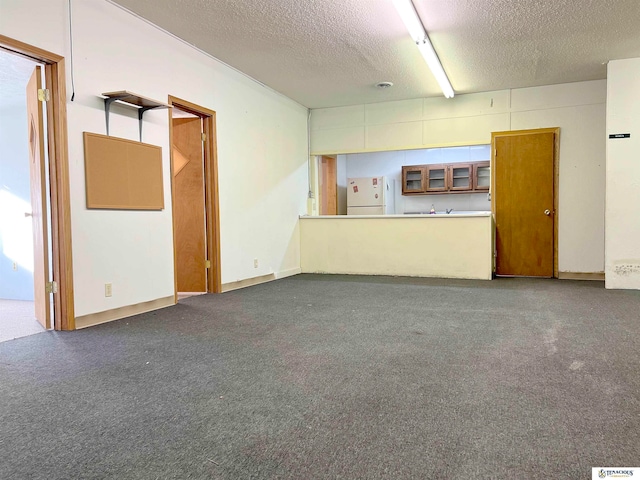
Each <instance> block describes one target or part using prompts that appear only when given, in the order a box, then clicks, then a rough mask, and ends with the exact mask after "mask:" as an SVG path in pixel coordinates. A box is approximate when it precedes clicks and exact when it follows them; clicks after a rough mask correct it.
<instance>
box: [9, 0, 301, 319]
mask: <svg viewBox="0 0 640 480" xmlns="http://www.w3.org/2000/svg"><path fill="white" fill-rule="evenodd" d="M67 5H68V2H67V1H65V0H51V1H48V2H42V1H38V0H24V1H21V2H16V1H12V0H0V11H2V15H0V32H1V33H2V34H3V35H6V36H9V37H11V38H15V39H17V40H20V41H23V42H26V43H29V44H32V45H35V46H37V47H40V48H43V49H46V50H49V51H52V52H55V53H58V54H60V55H64V56H65V57H67V58H68V57H69V44H68V38H69V35H68V19H67ZM36 11H37V12H38V15H33V12H36ZM73 36H74V53H75V58H74V63H75V86H76V97H75V101H74V102H72V103H71V102H68V103H67V109H68V130H69V170H70V172H69V174H70V184H71V185H70V189H71V192H70V193H71V223H72V235H73V238H72V241H73V271H74V288H75V310H76V315H77V316H82V315H87V314H91V313H95V312H100V311H105V310H109V309H113V308H118V307H123V306H127V305H133V304H136V303H140V302H145V301H150V300H154V299H158V298H163V297H166V296H170V295H172V294H173V289H174V283H173V282H174V280H173V278H174V276H173V243H172V223H171V201H170V192H171V189H170V172H169V133H168V114H167V111H166V110H164V111H151V112H147V113H146V114H145V124H144V134H143V141H145V142H146V143H151V144H154V145H159V146H161V147H162V149H163V170H164V179H165V181H164V191H165V205H166V208H165V209H164V210H163V211H160V212H137V211H101V210H87V209H86V208H85V191H84V188H85V186H84V185H85V183H84V157H83V145H82V132H83V131H90V132H96V133H105V123H104V110H103V102H102V100H101V98H99V95H100V94H101V93H102V92H108V91H114V90H123V89H126V90H131V91H133V92H136V93H139V94H141V95H144V96H147V97H150V98H155V99H157V100H162V101H166V100H167V95H169V94H170V95H175V96H177V97H180V98H183V99H185V100H188V101H190V102H193V103H196V104H199V105H202V106H203V107H206V108H209V109H212V110H215V111H216V112H217V135H218V142H217V146H218V170H219V189H220V224H221V225H220V230H221V231H220V236H221V256H222V258H221V263H222V265H221V269H222V282H223V283H230V282H234V281H238V280H243V279H247V278H251V277H256V276H260V275H266V274H269V273H274V274H276V275H278V276H282V275H286V274H289V273H296V272H298V271H299V268H300V260H299V258H300V252H299V228H298V215H299V214H302V213H304V212H305V211H306V192H307V158H308V155H307V110H306V109H305V108H303V107H302V106H300V105H299V104H297V103H295V102H293V101H291V100H290V99H287V98H285V97H283V96H281V95H279V94H277V93H275V92H273V91H271V90H269V89H267V88H265V87H263V86H261V85H260V84H258V83H256V82H255V81H253V80H251V79H249V78H247V77H246V76H244V75H243V74H241V73H238V72H236V71H234V70H232V69H230V68H229V67H227V66H225V65H223V64H222V63H220V62H218V61H217V60H215V59H212V58H210V57H208V56H206V55H204V54H202V53H201V52H199V51H197V50H196V49H194V48H192V47H190V46H188V45H186V44H184V43H182V42H180V41H179V40H176V39H175V38H173V37H171V36H169V35H167V34H166V33H164V32H162V31H160V30H158V29H157V28H155V27H153V26H151V25H149V24H148V23H146V22H144V21H142V20H140V19H138V18H137V17H134V16H132V15H131V14H129V13H127V12H125V11H123V10H121V9H120V8H118V7H116V6H114V5H112V4H110V3H107V2H105V1H102V0H100V1H98V0H91V1H82V2H73ZM66 65H67V69H69V68H70V62H69V61H67V63H66ZM69 75H70V71H69V70H67V92H68V95H69V97H70V95H71V85H70V76H69ZM110 128H111V131H110V133H111V134H112V135H114V136H119V137H123V138H128V139H133V140H137V139H138V138H137V135H138V126H137V116H136V113H135V111H134V110H131V109H128V108H126V107H120V106H113V107H112V111H111V125H110ZM254 258H258V259H259V265H260V267H259V268H257V269H256V268H254V266H253V259H254ZM106 282H110V283H112V284H113V296H112V297H110V298H105V297H104V284H105V283H106Z"/></svg>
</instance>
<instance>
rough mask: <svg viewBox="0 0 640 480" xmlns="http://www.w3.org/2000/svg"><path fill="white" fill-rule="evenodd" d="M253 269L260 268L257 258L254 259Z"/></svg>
mask: <svg viewBox="0 0 640 480" xmlns="http://www.w3.org/2000/svg"><path fill="white" fill-rule="evenodd" d="M253 268H258V259H257V258H254V259H253Z"/></svg>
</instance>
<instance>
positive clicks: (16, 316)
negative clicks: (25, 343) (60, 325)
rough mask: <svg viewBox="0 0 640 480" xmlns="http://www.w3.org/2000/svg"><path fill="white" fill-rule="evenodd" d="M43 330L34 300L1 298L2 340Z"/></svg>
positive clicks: (0, 325) (0, 340) (0, 321)
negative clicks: (38, 319) (37, 317)
mask: <svg viewBox="0 0 640 480" xmlns="http://www.w3.org/2000/svg"><path fill="white" fill-rule="evenodd" d="M42 332H46V329H45V328H44V327H43V326H42V325H40V324H39V323H38V321H37V320H36V313H35V306H34V303H33V302H28V301H24V300H6V299H0V342H5V341H7V340H13V339H14V338H19V337H26V336H27V335H33V334H35V333H42Z"/></svg>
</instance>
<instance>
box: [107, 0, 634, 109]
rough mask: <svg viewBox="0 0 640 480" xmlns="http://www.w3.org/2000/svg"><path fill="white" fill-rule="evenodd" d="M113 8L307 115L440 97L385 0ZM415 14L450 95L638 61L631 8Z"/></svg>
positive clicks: (175, 0)
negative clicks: (222, 64) (318, 110)
mask: <svg viewBox="0 0 640 480" xmlns="http://www.w3.org/2000/svg"><path fill="white" fill-rule="evenodd" d="M109 1H112V3H117V4H119V5H121V6H123V7H125V8H126V9H129V10H131V11H132V12H134V13H136V14H138V15H140V16H141V17H144V18H146V19H147V20H149V21H150V22H152V23H155V24H156V25H158V26H160V27H161V28H163V29H165V30H167V31H169V32H171V33H173V34H174V35H176V36H178V37H180V38H182V39H184V40H185V41H187V42H188V43H190V44H192V45H195V46H196V47H198V48H200V49H201V50H203V51H205V52H207V53H209V54H211V55H213V56H214V57H216V58H218V59H220V60H222V61H223V62H225V63H227V64H229V65H231V66H233V67H235V68H236V69H238V70H240V71H242V72H244V73H246V74H248V75H249V76H251V77H253V78H255V79H256V80H259V81H260V82H262V83H264V84H266V85H268V86H269V87H271V88H273V89H274V90H277V91H279V92H281V93H283V94H284V95H286V96H288V97H291V98H293V99H294V100H296V101H298V102H299V103H301V104H302V105H305V106H307V107H311V108H316V107H330V106H339V105H351V104H358V103H370V102H380V101H387V100H400V99H409V98H419V97H430V96H439V95H441V93H440V90H439V88H438V85H437V83H436V82H435V80H434V79H433V78H432V76H431V74H430V72H429V71H428V69H427V67H426V65H425V63H424V61H423V60H422V57H421V56H420V54H419V52H418V50H417V48H416V47H415V46H414V44H413V43H412V41H411V39H410V38H409V35H408V34H407V32H406V30H405V27H404V24H403V23H402V21H401V20H400V17H399V16H398V14H397V13H396V11H395V8H394V6H393V3H392V0H109ZM414 4H415V5H416V8H417V10H418V12H419V13H420V16H421V17H422V20H423V23H424V25H425V27H426V29H427V31H428V32H429V35H430V37H431V40H432V43H433V45H434V47H435V50H436V52H437V53H438V55H439V56H440V59H441V61H442V64H443V66H444V69H445V71H446V72H447V74H448V75H449V78H450V80H451V83H452V85H453V87H454V89H455V91H456V93H471V92H480V91H488V90H498V89H504V88H516V87H526V86H536V85H548V84H554V83H565V82H575V81H582V80H594V79H602V78H605V77H606V66H605V65H604V64H605V63H606V62H607V61H608V60H613V59H620V58H631V57H640V1H639V0H581V1H575V0H519V1H516V0H414ZM380 81H391V82H393V83H394V87H393V88H389V89H386V90H379V89H377V88H376V87H375V86H374V85H375V84H376V83H378V82H380Z"/></svg>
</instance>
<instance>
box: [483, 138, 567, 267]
mask: <svg viewBox="0 0 640 480" xmlns="http://www.w3.org/2000/svg"><path fill="white" fill-rule="evenodd" d="M539 133H553V134H554V136H553V139H554V149H553V278H558V198H559V196H560V195H559V186H560V127H553V128H536V129H528V130H509V131H504V132H491V166H490V171H491V190H490V191H491V193H492V195H491V212H492V213H493V215H494V217H495V214H496V205H495V195H493V192H495V171H496V169H495V154H496V138H499V137H511V136H516V135H533V134H539ZM494 269H495V262H494Z"/></svg>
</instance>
